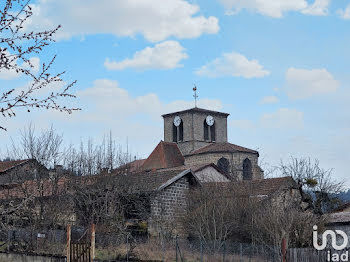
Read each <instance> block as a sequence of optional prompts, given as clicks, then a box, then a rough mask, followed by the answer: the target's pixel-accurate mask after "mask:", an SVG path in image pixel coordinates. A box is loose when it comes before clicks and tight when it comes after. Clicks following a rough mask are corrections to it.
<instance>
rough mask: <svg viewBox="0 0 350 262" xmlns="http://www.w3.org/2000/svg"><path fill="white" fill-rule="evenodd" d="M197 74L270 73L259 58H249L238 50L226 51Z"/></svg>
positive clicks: (242, 75)
mask: <svg viewBox="0 0 350 262" xmlns="http://www.w3.org/2000/svg"><path fill="white" fill-rule="evenodd" d="M195 73H196V74H197V75H200V76H207V77H224V76H234V77H244V78H254V77H264V76H267V75H269V74H270V72H269V71H267V70H265V69H264V67H263V66H262V65H260V64H259V61H258V60H255V59H253V60H248V59H247V58H246V57H245V56H244V55H241V54H239V53H236V52H231V53H224V54H223V55H222V56H221V57H219V58H216V59H214V60H213V61H211V62H209V63H207V64H205V65H204V66H202V67H201V68H199V69H198V70H197V71H196V72H195Z"/></svg>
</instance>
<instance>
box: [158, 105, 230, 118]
mask: <svg viewBox="0 0 350 262" xmlns="http://www.w3.org/2000/svg"><path fill="white" fill-rule="evenodd" d="M187 112H199V113H207V114H213V115H224V116H229V115H230V114H227V113H223V112H218V111H213V110H208V109H204V108H199V107H194V108H191V109H186V110H182V111H177V112H173V113H169V114H164V115H162V117H166V116H172V115H177V114H181V113H187Z"/></svg>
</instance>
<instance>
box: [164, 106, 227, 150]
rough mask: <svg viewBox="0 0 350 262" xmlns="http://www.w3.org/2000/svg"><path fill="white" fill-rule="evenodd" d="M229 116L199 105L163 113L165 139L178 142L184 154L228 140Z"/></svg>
mask: <svg viewBox="0 0 350 262" xmlns="http://www.w3.org/2000/svg"><path fill="white" fill-rule="evenodd" d="M228 116H229V114H227V113H222V112H217V111H212V110H207V109H202V108H198V107H194V108H192V109H187V110H183V111H178V112H174V113H170V114H165V115H162V117H163V119H164V141H165V142H175V143H177V145H178V147H179V149H180V151H181V153H182V154H183V155H184V156H185V155H187V154H189V153H191V152H193V151H194V150H196V149H199V148H201V147H203V146H206V145H209V144H212V143H216V142H220V143H222V142H227V117H228Z"/></svg>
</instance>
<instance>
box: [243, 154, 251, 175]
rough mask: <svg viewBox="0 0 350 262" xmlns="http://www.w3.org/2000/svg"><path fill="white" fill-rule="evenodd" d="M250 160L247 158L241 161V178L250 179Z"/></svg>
mask: <svg viewBox="0 0 350 262" xmlns="http://www.w3.org/2000/svg"><path fill="white" fill-rule="evenodd" d="M252 178H253V173H252V162H250V160H249V159H248V158H246V159H244V161H243V180H252Z"/></svg>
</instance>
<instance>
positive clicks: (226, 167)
mask: <svg viewBox="0 0 350 262" xmlns="http://www.w3.org/2000/svg"><path fill="white" fill-rule="evenodd" d="M217 166H218V168H219V169H220V170H221V171H222V172H224V173H225V174H228V173H229V171H230V162H229V161H228V160H227V158H224V157H222V158H220V159H219V160H218V163H217Z"/></svg>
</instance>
